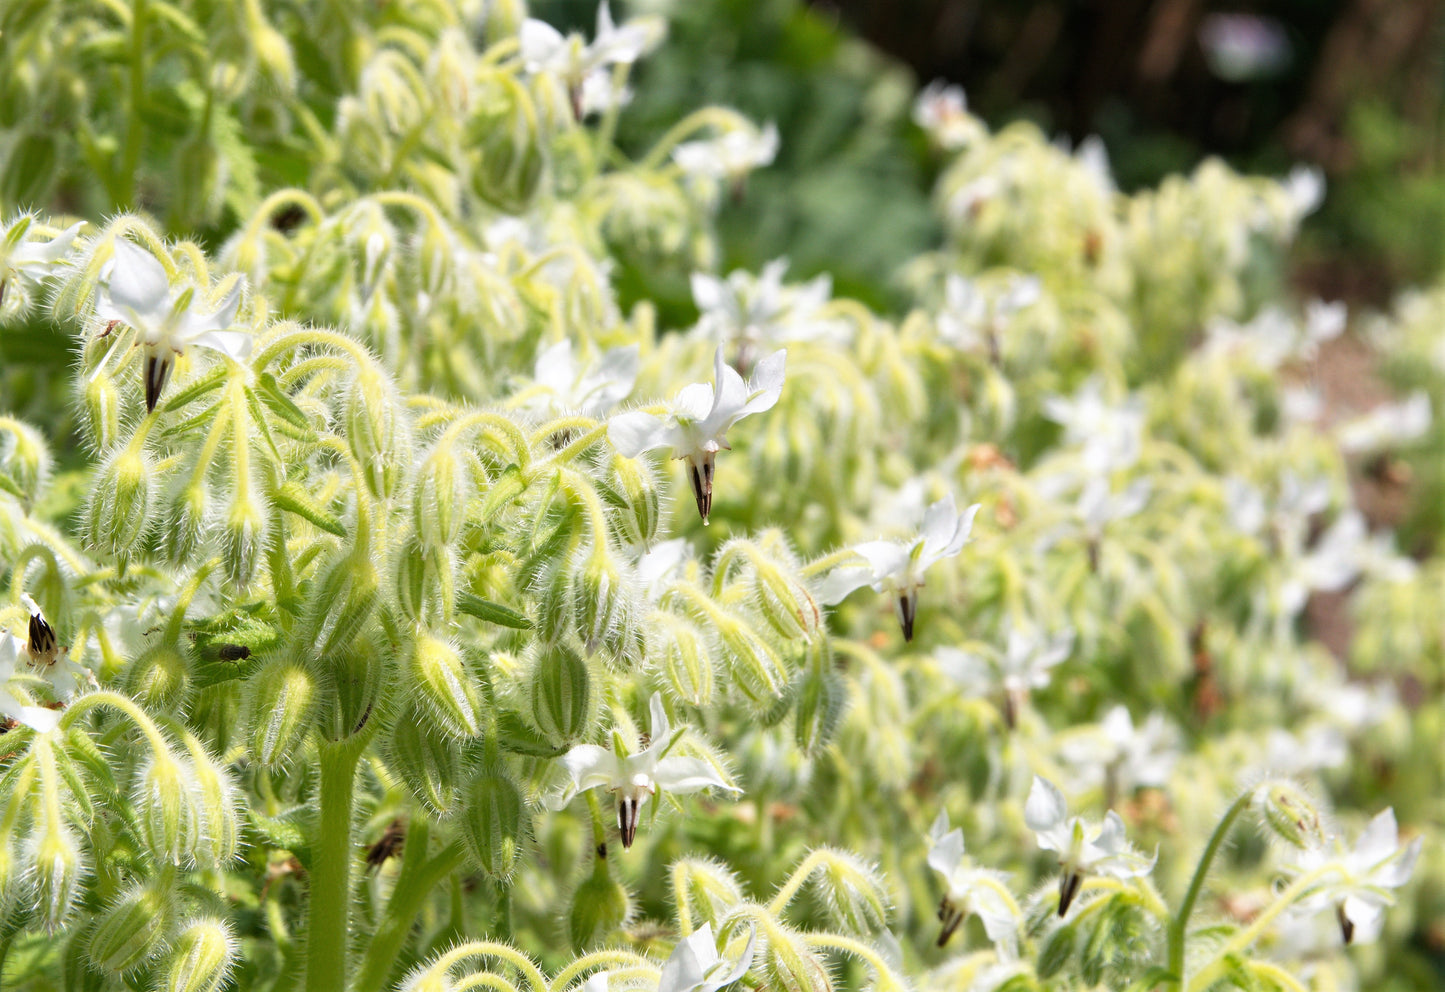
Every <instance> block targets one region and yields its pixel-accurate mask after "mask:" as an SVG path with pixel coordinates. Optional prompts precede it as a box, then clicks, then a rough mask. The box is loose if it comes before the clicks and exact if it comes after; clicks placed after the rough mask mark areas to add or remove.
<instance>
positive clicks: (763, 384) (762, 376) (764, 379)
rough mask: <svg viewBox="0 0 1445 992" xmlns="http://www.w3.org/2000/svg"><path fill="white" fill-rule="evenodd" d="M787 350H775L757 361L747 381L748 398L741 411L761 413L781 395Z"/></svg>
mask: <svg viewBox="0 0 1445 992" xmlns="http://www.w3.org/2000/svg"><path fill="white" fill-rule="evenodd" d="M787 364H788V351H787V349H786V348H784V349H783V350H782V351H775V352H773V353H772V354H771V355H769V356H768V357H767V358H764V359H763V360H762V361H760V362H758V364H757V366H756V367H755V368H754V369H753V376H752V379H750V380H749V382H748V398H747V402H746V403H745V404H744V406H743V410H742V412H743V413H762V412H763V411H764V410H771V409H772V408H773V406H774V405H776V404H777V402H778V397H780V396H782V395H783V379H784V376H785V374H786V372H787Z"/></svg>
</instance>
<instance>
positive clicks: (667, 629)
mask: <svg viewBox="0 0 1445 992" xmlns="http://www.w3.org/2000/svg"><path fill="white" fill-rule="evenodd" d="M647 627H648V642H649V643H648V657H650V658H652V659H653V660H654V661H655V662H656V664H657V666H658V668H660V669H661V670H662V677H663V678H664V679H666V680H667V684H668V685H669V686H670V687H671V688H672V690H673V692H675V693H677V696H678V698H679V699H681V700H682V701H683V702H685V703H688V704H689V705H692V706H707V705H708V704H710V703H711V702H712V698H713V691H714V689H715V687H716V683H717V677H716V675H715V673H714V671H713V661H712V658H711V656H710V655H709V654H708V647H707V640H706V638H704V637H703V635H702V632H701V631H700V630H698V629H697V626H696V625H695V624H694V623H693V622H692V621H691V620H688V619H687V618H685V617H680V616H677V615H676V614H673V613H666V612H663V611H662V610H654V611H653V612H652V613H651V614H650V615H649V617H648V621H647Z"/></svg>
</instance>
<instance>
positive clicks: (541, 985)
mask: <svg viewBox="0 0 1445 992" xmlns="http://www.w3.org/2000/svg"><path fill="white" fill-rule="evenodd" d="M474 957H494V958H496V959H497V960H499V961H505V962H506V963H507V964H510V965H511V966H512V967H514V968H516V969H517V970H518V971H520V972H521V973H522V976H523V977H524V978H526V979H527V983H528V984H529V985H531V987H532V992H547V977H546V976H545V975H543V974H542V970H541V969H540V968H538V967H537V966H536V965H535V964H533V963H532V959H531V958H529V957H527V955H525V954H523V953H522V952H521V951H519V950H517V949H516V948H515V947H512V946H511V945H509V944H502V943H498V942H497V941H495V940H469V941H467V942H466V943H465V944H458V945H457V946H456V947H453V948H452V949H451V950H449V951H447V952H446V953H445V954H443V955H442V956H441V957H439V958H437V959H436V961H435V962H433V963H432V966H431V967H430V968H428V969H427V970H426V972H424V974H426V975H444V974H445V973H446V972H447V971H448V970H449V969H450V968H451V967H452V965H454V964H456V963H457V962H459V961H463V960H465V959H467V958H474Z"/></svg>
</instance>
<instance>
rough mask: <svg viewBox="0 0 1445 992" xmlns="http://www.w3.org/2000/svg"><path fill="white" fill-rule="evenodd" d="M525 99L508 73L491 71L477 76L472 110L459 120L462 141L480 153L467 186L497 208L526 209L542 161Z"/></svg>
mask: <svg viewBox="0 0 1445 992" xmlns="http://www.w3.org/2000/svg"><path fill="white" fill-rule="evenodd" d="M531 100H532V98H531V96H530V95H529V94H528V93H527V90H526V89H525V88H524V87H522V86H520V85H518V84H517V81H516V79H515V78H514V77H512V76H511V75H510V74H508V73H503V72H499V71H492V72H491V73H489V74H487V75H486V76H484V77H483V78H482V79H481V80H479V83H478V86H477V91H476V100H475V101H474V102H473V104H472V108H473V112H472V114H471V116H470V117H468V118H467V120H466V123H465V124H464V125H463V127H464V128H465V132H464V134H465V136H464V139H463V140H464V142H465V144H466V146H467V147H468V148H471V149H474V150H475V151H476V152H477V153H479V155H480V162H478V163H477V164H476V165H475V167H474V168H473V170H472V174H471V187H472V192H473V193H475V194H476V195H477V196H478V197H480V198H481V199H483V200H485V201H486V202H487V203H489V204H491V205H492V206H494V207H496V208H498V209H499V210H501V211H502V212H503V213H508V214H520V213H523V212H524V211H525V210H526V207H527V204H528V203H530V202H531V200H532V197H533V196H534V195H535V194H536V192H537V187H538V185H539V183H540V182H541V179H542V172H543V169H544V167H545V165H546V159H545V158H544V148H543V142H542V136H541V134H540V133H539V125H538V114H537V109H536V107H534V106H531V105H530V104H531Z"/></svg>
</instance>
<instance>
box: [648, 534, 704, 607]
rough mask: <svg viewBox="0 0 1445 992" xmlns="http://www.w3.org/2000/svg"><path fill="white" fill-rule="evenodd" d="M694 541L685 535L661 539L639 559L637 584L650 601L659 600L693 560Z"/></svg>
mask: <svg viewBox="0 0 1445 992" xmlns="http://www.w3.org/2000/svg"><path fill="white" fill-rule="evenodd" d="M692 557H693V553H692V543H691V542H690V541H688V539H687V538H685V537H675V538H673V539H672V540H670V541H659V542H658V543H657V544H654V545H653V546H652V547H650V548H648V549H647V550H645V551H644V552H643V553H642V555H641V557H639V558H638V559H637V565H636V566H635V567H636V573H637V584H638V585H639V586H640V587H641V588H642V589H644V590H645V595H646V596H647V599H648V601H649V602H653V603H655V602H657V601H658V600H659V599H661V598H662V594H663V593H665V592H666V591H667V588H668V587H669V586H670V585H672V584H673V583H674V582H676V581H677V580H678V579H680V578H681V577H682V575H683V572H684V571H685V570H686V568H687V563H688V562H689V561H691V560H692Z"/></svg>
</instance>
